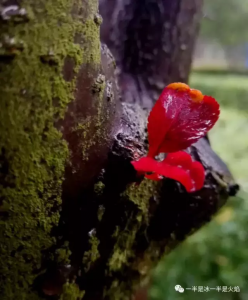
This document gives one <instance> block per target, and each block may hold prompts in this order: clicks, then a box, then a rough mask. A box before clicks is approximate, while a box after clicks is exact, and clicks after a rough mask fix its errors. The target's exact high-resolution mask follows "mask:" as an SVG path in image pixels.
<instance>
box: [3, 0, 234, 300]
mask: <svg viewBox="0 0 248 300" xmlns="http://www.w3.org/2000/svg"><path fill="white" fill-rule="evenodd" d="M201 4H202V3H201V1H200V0H195V1H190V0H187V1H182V0H176V1H175V0H173V1H172V0H159V1H152V0H146V1H140V0H136V1H128V0H125V1H121V0H115V1H114V0H109V1H107V0H105V1H104V0H101V1H100V12H101V14H102V16H103V19H104V22H103V24H102V28H101V29H102V35H101V37H102V41H103V42H104V43H106V44H107V45H108V47H109V48H110V49H111V51H112V52H113V54H114V57H115V59H116V63H115V61H114V58H113V56H112V54H111V53H110V51H109V50H108V48H107V46H105V45H103V44H102V45H101V44H100V24H101V22H102V18H101V16H100V15H99V13H98V1H97V0H90V1H89V0H81V1H79V0H46V1H45V0H25V1H15V0H8V1H4V0H0V23H1V24H0V82H1V84H0V101H1V109H0V130H1V133H0V244H1V245H0V297H1V299H3V300H10V299H22V300H24V299H25V300H26V299H63V300H68V299H72V300H74V299H75V300H76V299H82V298H83V297H84V299H94V300H95V299H103V298H104V297H105V298H106V299H117V300H119V299H120V300H121V299H130V297H131V295H132V294H133V292H134V291H135V290H136V289H137V288H138V287H139V286H140V285H142V284H144V283H145V282H146V280H147V278H149V271H150V270H151V269H152V267H153V266H154V265H155V264H156V263H157V262H158V261H159V259H160V258H161V256H162V255H163V254H164V253H168V252H169V251H170V250H171V249H173V248H174V247H175V246H176V245H177V244H178V243H179V242H180V241H182V240H183V239H184V238H185V237H186V236H188V235H189V234H190V233H192V232H194V231H195V230H196V229H197V228H199V227H200V226H201V225H202V224H204V223H205V222H207V221H209V219H210V217H211V216H212V215H213V214H214V213H215V212H216V210H217V209H218V208H219V207H220V206H221V205H223V203H224V202H225V201H226V199H227V197H228V194H229V193H230V189H229V185H228V184H226V185H223V184H222V185H221V184H220V181H218V180H217V181H216V176H213V175H212V174H213V171H215V173H218V176H220V177H224V176H225V178H228V182H230V183H231V181H232V177H231V174H230V173H229V172H228V170H227V169H226V167H225V165H224V164H223V163H222V161H220V159H219V158H218V157H216V155H215V154H214V153H213V152H212V150H211V147H210V146H209V144H208V142H207V141H206V140H205V139H202V141H201V142H200V143H198V144H197V145H195V146H194V147H191V148H190V149H188V151H190V152H191V154H192V155H193V156H194V158H195V159H197V160H200V161H201V162H202V163H203V164H204V166H205V168H206V173H207V177H206V182H205V185H204V188H203V189H202V190H201V191H200V192H198V193H195V194H187V193H186V192H185V191H184V189H183V188H182V186H180V185H179V184H178V183H176V182H174V181H172V180H165V179H164V180H163V181H162V182H159V183H157V182H155V183H154V182H152V181H149V180H143V181H142V182H141V183H140V184H139V185H136V184H135V180H136V174H135V171H134V169H133V168H132V166H131V164H130V161H131V160H133V159H134V157H137V156H141V155H143V154H144V153H145V152H146V150H147V144H146V130H145V128H146V118H147V113H148V110H147V109H149V108H150V107H151V106H152V104H153V103H154V101H155V100H156V98H157V96H158V94H159V93H160V92H161V90H162V88H163V87H164V86H165V85H166V84H167V83H168V82H172V81H187V78H188V74H189V70H190V63H191V55H192V49H193V45H194V40H195V36H196V34H197V30H198V24H199V19H200V10H201ZM116 65H117V68H116ZM117 79H118V80H119V86H120V89H118V86H117ZM120 96H121V98H120Z"/></svg>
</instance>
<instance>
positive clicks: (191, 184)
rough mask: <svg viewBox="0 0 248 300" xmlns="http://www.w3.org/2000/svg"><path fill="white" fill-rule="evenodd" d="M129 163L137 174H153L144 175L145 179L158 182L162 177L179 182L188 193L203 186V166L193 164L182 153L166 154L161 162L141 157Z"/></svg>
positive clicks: (185, 154)
mask: <svg viewBox="0 0 248 300" xmlns="http://www.w3.org/2000/svg"><path fill="white" fill-rule="evenodd" d="M131 163H132V165H133V166H134V168H135V169H136V170H137V172H143V173H148V172H153V174H146V175H145V177H146V178H148V179H151V180H156V181H158V180H160V179H161V175H162V176H164V177H167V178H171V179H174V180H176V181H179V182H180V183H181V184H182V185H183V186H184V187H185V188H186V190H187V191H188V192H194V191H197V190H199V189H201V188H202V186H203V184H204V179H205V172H204V168H203V166H202V165H201V163H199V162H193V161H192V159H191V156H190V155H189V154H188V153H186V152H183V151H180V152H177V153H171V154H168V155H167V157H166V158H165V159H164V160H163V161H162V162H159V161H156V160H155V159H153V158H151V157H142V158H141V159H140V160H138V161H132V162H131Z"/></svg>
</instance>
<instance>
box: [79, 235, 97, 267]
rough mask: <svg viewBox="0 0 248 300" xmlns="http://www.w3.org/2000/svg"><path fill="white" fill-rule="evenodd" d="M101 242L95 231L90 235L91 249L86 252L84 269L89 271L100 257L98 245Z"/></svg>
mask: <svg viewBox="0 0 248 300" xmlns="http://www.w3.org/2000/svg"><path fill="white" fill-rule="evenodd" d="M99 244H100V241H99V240H98V238H97V237H96V236H95V233H93V234H92V235H91V236H90V239H89V245H90V249H89V250H88V251H86V252H85V253H84V256H83V261H82V262H83V265H84V271H85V272H88V271H89V270H90V268H91V266H92V264H93V263H94V262H95V261H96V260H97V259H98V258H99V257H100V253H99V250H98V246H99Z"/></svg>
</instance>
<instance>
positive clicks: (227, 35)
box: [200, 0, 248, 45]
mask: <svg viewBox="0 0 248 300" xmlns="http://www.w3.org/2000/svg"><path fill="white" fill-rule="evenodd" d="M203 14H204V18H203V21H202V26H201V33H200V35H201V36H202V37H205V38H208V39H211V40H218V42H219V43H220V44H222V45H235V44H240V43H244V42H248V31H247V30H244V26H245V24H247V15H248V0H206V1H205V2H204V11H203Z"/></svg>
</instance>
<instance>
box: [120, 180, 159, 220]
mask: <svg viewBox="0 0 248 300" xmlns="http://www.w3.org/2000/svg"><path fill="white" fill-rule="evenodd" d="M157 186H158V183H155V182H154V181H152V180H149V179H147V178H145V179H144V180H142V182H141V184H140V185H139V186H137V185H135V184H132V185H130V186H129V187H128V188H127V189H126V190H125V192H124V193H123V194H122V196H123V197H126V198H128V199H129V201H132V202H133V203H134V204H135V205H137V207H138V208H139V210H140V211H141V212H142V215H139V216H138V218H142V219H144V220H145V221H146V222H148V212H149V200H150V198H151V197H156V196H157V190H158V188H157Z"/></svg>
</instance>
